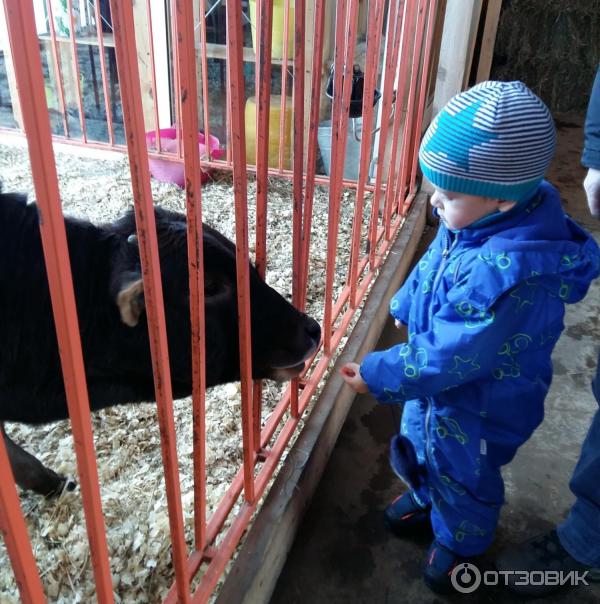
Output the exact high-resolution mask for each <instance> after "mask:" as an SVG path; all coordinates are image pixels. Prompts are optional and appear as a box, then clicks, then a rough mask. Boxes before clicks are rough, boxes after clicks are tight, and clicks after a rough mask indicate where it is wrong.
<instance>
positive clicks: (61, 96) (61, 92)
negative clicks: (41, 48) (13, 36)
mask: <svg viewBox="0 0 600 604" xmlns="http://www.w3.org/2000/svg"><path fill="white" fill-rule="evenodd" d="M46 10H47V11H48V25H49V28H50V45H51V48H52V68H53V70H54V78H55V79H56V87H57V90H58V104H59V106H60V112H61V114H62V120H63V128H64V130H65V136H66V137H68V136H69V120H68V117H67V109H66V103H65V89H64V87H63V82H62V73H61V70H60V62H59V58H58V41H57V40H56V30H55V28H54V15H53V14H52V2H51V1H50V0H46Z"/></svg>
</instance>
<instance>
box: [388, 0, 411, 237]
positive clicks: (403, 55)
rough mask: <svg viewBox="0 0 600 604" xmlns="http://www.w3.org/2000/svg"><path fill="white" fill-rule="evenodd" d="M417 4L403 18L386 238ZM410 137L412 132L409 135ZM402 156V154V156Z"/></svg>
mask: <svg viewBox="0 0 600 604" xmlns="http://www.w3.org/2000/svg"><path fill="white" fill-rule="evenodd" d="M415 7H416V5H415V3H414V2H407V3H405V5H404V16H403V18H402V43H401V49H400V60H399V61H398V77H397V82H398V89H397V93H396V98H397V101H396V102H397V107H398V109H397V111H396V113H395V115H394V127H393V130H392V149H391V153H390V161H389V165H388V178H387V182H388V188H387V190H386V194H385V205H384V212H383V216H384V220H383V222H384V225H385V229H386V231H385V232H386V238H387V239H389V237H390V236H391V229H392V224H391V216H392V211H393V209H394V206H393V204H392V202H393V200H394V199H395V194H396V187H395V186H394V184H395V182H396V180H397V178H396V177H397V171H396V158H397V152H398V140H399V138H400V126H401V125H402V122H403V121H404V122H405V118H404V112H403V111H402V108H401V106H403V104H404V96H405V93H406V80H407V75H408V64H409V61H408V49H409V45H410V42H413V40H412V37H411V36H409V35H408V34H409V27H410V26H411V25H412V24H413V22H414V17H415V11H414V9H415ZM415 54H417V55H419V56H420V53H419V52H415ZM404 125H405V130H404V136H403V137H402V139H403V141H404V140H406V135H407V133H410V132H411V131H410V129H407V128H409V127H408V124H406V123H405V124H404ZM408 136H409V138H410V134H409V135H408ZM400 157H402V155H401V156H400Z"/></svg>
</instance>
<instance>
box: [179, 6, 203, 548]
mask: <svg viewBox="0 0 600 604" xmlns="http://www.w3.org/2000/svg"><path fill="white" fill-rule="evenodd" d="M175 31H176V33H177V35H176V37H175V39H176V40H177V44H178V46H179V52H178V53H177V59H178V64H177V65H176V68H177V70H178V71H179V77H178V81H179V83H180V85H181V94H180V96H181V119H182V123H181V124H182V132H183V137H182V138H183V151H184V160H185V193H186V202H187V224H188V231H187V242H188V267H189V284H190V322H191V328H192V410H193V411H192V415H193V422H194V427H193V442H194V532H195V541H196V549H200V550H202V549H204V547H205V546H206V426H205V415H206V413H205V409H206V405H205V392H206V357H205V329H204V253H203V234H202V195H201V181H200V152H199V148H198V94H197V92H196V91H197V90H198V87H197V86H198V84H197V81H196V52H195V47H194V46H195V45H194V15H193V12H192V6H191V5H190V4H189V3H188V2H184V1H182V2H177V5H176V11H175Z"/></svg>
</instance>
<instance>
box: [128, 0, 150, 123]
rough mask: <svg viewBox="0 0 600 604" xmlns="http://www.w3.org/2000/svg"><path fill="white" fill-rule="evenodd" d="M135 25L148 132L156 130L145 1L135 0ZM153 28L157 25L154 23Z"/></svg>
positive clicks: (143, 105)
mask: <svg viewBox="0 0 600 604" xmlns="http://www.w3.org/2000/svg"><path fill="white" fill-rule="evenodd" d="M133 15H134V23H135V46H136V49H137V59H138V68H139V71H140V87H141V91H142V108H143V111H144V128H145V130H146V132H148V131H149V130H154V129H155V128H156V124H155V119H154V96H153V94H152V65H151V63H150V38H149V36H148V13H147V11H146V2H145V0H133ZM152 26H153V28H154V27H156V25H155V24H154V23H153V25H152Z"/></svg>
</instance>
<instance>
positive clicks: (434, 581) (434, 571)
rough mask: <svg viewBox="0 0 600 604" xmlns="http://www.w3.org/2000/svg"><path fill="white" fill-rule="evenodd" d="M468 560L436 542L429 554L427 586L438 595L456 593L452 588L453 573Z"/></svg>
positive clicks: (426, 574) (425, 575) (426, 563)
mask: <svg viewBox="0 0 600 604" xmlns="http://www.w3.org/2000/svg"><path fill="white" fill-rule="evenodd" d="M466 560H467V559H466V558H462V557H461V556H459V555H457V554H455V553H454V552H452V551H450V550H449V549H448V548H447V547H444V546H443V545H442V544H441V543H438V542H437V541H434V542H433V543H432V544H431V547H430V548H429V551H428V552H427V560H426V562H425V570H424V572H423V579H424V580H425V584H426V585H427V587H429V589H431V590H433V591H435V592H436V593H438V594H451V593H455V591H456V590H455V589H454V587H453V586H452V571H453V570H454V569H455V568H456V567H457V566H458V565H459V564H462V563H463V562H466Z"/></svg>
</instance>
